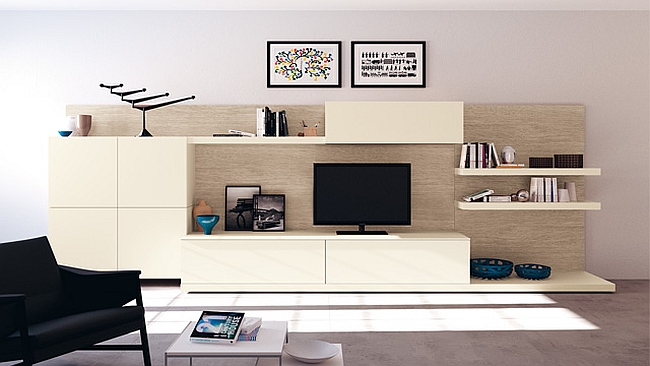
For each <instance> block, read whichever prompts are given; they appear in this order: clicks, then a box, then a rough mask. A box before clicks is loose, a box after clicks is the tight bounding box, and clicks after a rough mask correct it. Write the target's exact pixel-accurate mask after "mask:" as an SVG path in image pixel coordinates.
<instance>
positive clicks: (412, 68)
mask: <svg viewBox="0 0 650 366" xmlns="http://www.w3.org/2000/svg"><path fill="white" fill-rule="evenodd" d="M351 45H352V50H351V53H352V72H351V75H352V83H351V84H352V85H351V86H352V87H353V88H391V87H392V88H425V87H426V69H427V67H426V66H427V65H426V42H424V41H398V42H393V41H387V42H381V41H375V42H360V41H359V42H355V41H353V42H351Z"/></svg>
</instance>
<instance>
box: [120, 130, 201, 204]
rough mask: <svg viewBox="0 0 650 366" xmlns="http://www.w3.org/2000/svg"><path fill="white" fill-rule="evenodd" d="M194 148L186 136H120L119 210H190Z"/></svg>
mask: <svg viewBox="0 0 650 366" xmlns="http://www.w3.org/2000/svg"><path fill="white" fill-rule="evenodd" d="M193 151H194V148H193V146H192V147H190V146H189V145H188V144H187V138H186V137H152V138H148V137H145V138H142V137H140V138H136V137H119V138H118V204H119V206H120V207H187V206H189V205H191V204H192V199H193V198H190V195H191V194H192V193H193V185H192V187H190V184H189V182H191V181H193V179H192V176H193V174H194V154H193Z"/></svg>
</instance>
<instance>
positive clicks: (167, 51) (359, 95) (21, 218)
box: [0, 11, 650, 279]
mask: <svg viewBox="0 0 650 366" xmlns="http://www.w3.org/2000/svg"><path fill="white" fill-rule="evenodd" d="M649 23H650V22H649V16H648V12H609V11H591V12H569V11H565V12H541V11H534V12H533V11H531V12H506V11H483V12H479V11H439V12H40V13H39V12H24V13H22V12H0V34H2V37H0V104H1V106H2V113H1V114H0V121H1V123H2V130H1V133H0V172H1V173H0V176H1V177H2V178H1V179H0V241H8V240H15V239H19V238H25V237H31V236H36V235H44V234H47V139H46V137H47V136H50V135H52V134H55V133H56V130H57V129H58V124H59V122H60V120H61V118H62V117H63V116H64V115H65V109H64V107H65V105H66V104H116V103H118V102H117V100H116V99H117V98H115V97H114V96H110V95H109V94H108V92H107V91H106V89H100V88H99V87H98V84H99V83H101V82H105V83H119V82H122V83H125V84H126V86H127V87H129V88H134V89H136V88H141V87H146V88H148V90H150V91H151V92H162V91H169V92H170V93H171V94H172V97H182V96H186V95H190V94H195V95H196V96H197V99H196V101H194V102H193V103H196V104H258V105H264V104H321V103H323V102H325V101H329V100H461V101H464V102H466V103H485V104H490V103H577V104H584V105H585V106H586V111H587V112H586V119H587V121H586V138H587V140H586V144H587V146H586V155H585V159H586V165H587V166H595V167H601V168H602V172H603V174H602V176H601V177H589V178H587V192H586V195H587V198H588V199H592V200H597V201H600V202H602V208H603V209H602V210H601V211H597V212H588V213H587V215H586V216H587V218H586V220H587V233H586V239H587V253H586V255H587V270H589V271H591V272H593V273H595V274H598V275H600V276H604V277H606V278H611V279H621V278H627V279H635V278H644V279H647V278H648V277H649V273H648V269H649V268H648V267H649V266H648V262H649V261H648V259H649V255H650V254H649V240H650V239H649V231H648V223H649V222H650V217H649V214H648V204H649V202H650V197H649V192H650V187H649V185H648V180H649V177H650V175H649V167H650V161H649V152H648V142H649V133H650V132H649V128H648V126H649V115H650V107H649V98H650V93H649V82H650V77H649V66H648V65H649V49H650V40H649V31H650V29H649V28H650V26H649ZM267 40H342V41H343V57H344V62H343V88H341V89H323V90H318V89H311V90H304V89H302V90H301V89H296V90H291V89H288V90H281V89H267V88H266V75H265V57H266V56H265V52H266V41H267ZM351 40H425V41H427V52H428V53H427V59H428V60H427V61H428V70H427V72H428V74H427V85H428V86H427V88H426V89H376V90H375V89H367V90H364V89H351V88H350V81H349V78H350V77H349V68H350V64H349V46H350V41H351ZM147 127H148V128H149V129H150V130H151V131H152V132H153V131H155V122H154V121H150V122H149V124H148V126H147ZM225 127H227V126H224V128H225ZM154 134H155V132H154ZM80 225H83V223H80Z"/></svg>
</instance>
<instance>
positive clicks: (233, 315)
mask: <svg viewBox="0 0 650 366" xmlns="http://www.w3.org/2000/svg"><path fill="white" fill-rule="evenodd" d="M243 320H244V313H240V312H234V311H211V310H204V311H203V312H202V313H201V316H200V317H199V319H198V321H197V322H196V325H195V326H194V329H193V330H192V333H191V334H190V341H191V342H198V343H224V344H233V343H235V342H237V340H238V338H239V334H240V333H241V325H242V322H243Z"/></svg>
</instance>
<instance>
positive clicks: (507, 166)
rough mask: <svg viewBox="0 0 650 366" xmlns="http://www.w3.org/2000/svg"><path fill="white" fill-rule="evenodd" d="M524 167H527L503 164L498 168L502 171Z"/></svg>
mask: <svg viewBox="0 0 650 366" xmlns="http://www.w3.org/2000/svg"><path fill="white" fill-rule="evenodd" d="M524 167H526V165H524V164H514V163H513V164H501V165H499V166H497V168H501V169H508V168H524Z"/></svg>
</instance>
